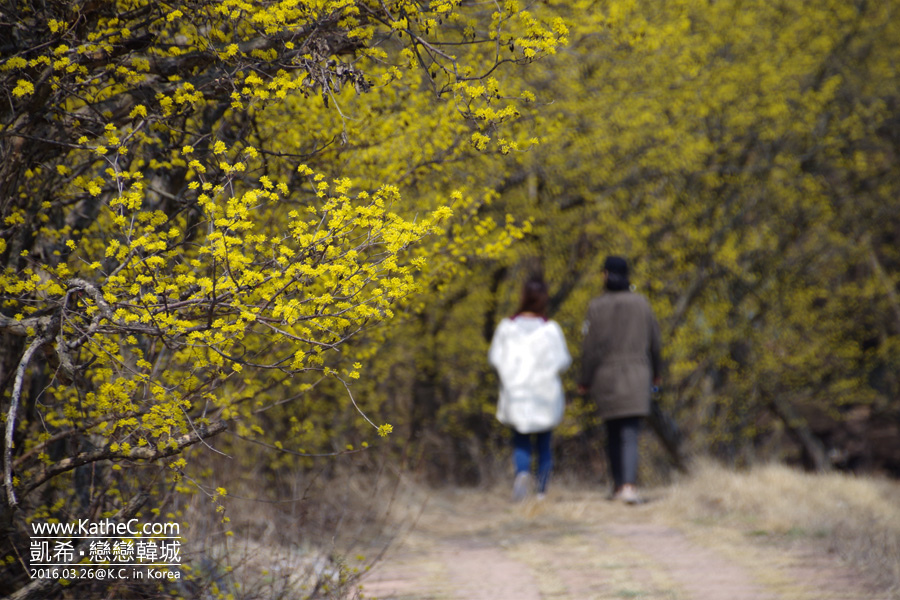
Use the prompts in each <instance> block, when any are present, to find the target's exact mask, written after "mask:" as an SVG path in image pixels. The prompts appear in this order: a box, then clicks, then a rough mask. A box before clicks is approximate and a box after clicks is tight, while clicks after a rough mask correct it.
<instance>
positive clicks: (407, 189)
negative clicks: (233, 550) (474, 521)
mask: <svg viewBox="0 0 900 600" xmlns="http://www.w3.org/2000/svg"><path fill="white" fill-rule="evenodd" d="M898 9H900V2H897V1H896V0H889V1H886V2H878V3H876V2H867V1H864V0H859V1H856V2H845V1H839V0H824V1H823V2H819V3H815V5H801V4H797V3H789V2H768V1H762V0H759V1H756V0H748V1H738V0H717V1H690V0H676V1H672V2H666V3H657V2H649V1H647V2H645V1H641V0H606V1H598V2H557V1H555V0H548V1H546V2H538V3H532V4H527V5H526V4H525V3H521V2H516V1H514V0H509V1H507V2H504V3H477V2H461V1H459V0H439V1H437V2H432V3H418V2H411V1H407V0H401V1H397V2H389V3H384V2H368V1H365V0H361V1H356V2H353V1H350V0H316V1H313V0H285V1H282V2H274V1H273V2H247V1H241V0H224V1H221V2H207V1H206V0H195V1H190V2H188V1H181V0H177V1H173V2H169V3H149V2H145V1H143V0H118V1H112V0H110V1H100V2H98V1H88V0H84V1H78V2H54V1H44V2H30V3H17V2H13V1H11V0H4V1H3V2H0V12H2V19H0V89H2V91H3V94H2V103H0V213H2V214H0V218H2V220H0V231H2V237H0V258H2V261H3V272H2V274H0V287H2V290H0V294H2V298H0V335H2V336H3V343H2V349H0V386H2V404H0V409H2V410H0V414H2V416H0V418H2V423H3V429H4V441H3V499H2V503H0V528H2V530H3V532H4V534H3V536H2V539H3V540H4V542H3V544H4V546H3V548H2V558H3V561H4V571H3V575H2V578H0V591H2V592H7V593H11V592H14V591H16V590H18V592H17V593H19V594H20V595H21V596H20V597H28V596H29V594H32V595H35V596H34V597H37V596H39V595H40V594H46V590H47V586H51V585H58V584H57V583H56V582H47V581H43V582H34V581H31V580H29V578H28V577H27V572H26V569H25V568H24V564H25V562H27V561H24V562H23V559H22V556H23V555H24V554H26V553H27V547H28V525H29V523H31V522H32V521H35V520H52V519H59V520H61V521H65V522H67V521H73V520H77V519H78V518H100V517H108V516H113V515H115V516H116V518H126V517H132V516H134V515H140V516H142V517H143V518H147V519H159V520H166V519H169V520H171V519H178V518H180V516H182V513H180V512H178V511H179V510H180V508H181V507H183V506H184V503H185V502H186V500H185V498H190V497H197V496H200V497H203V498H205V499H207V500H208V504H209V506H210V510H211V511H218V512H219V513H220V516H221V521H222V523H221V525H222V528H223V532H224V533H227V529H228V519H229V516H228V515H227V510H226V507H227V502H228V490H227V489H226V488H225V487H224V486H223V485H222V484H221V481H222V471H221V470H216V469H212V470H211V469H209V467H210V464H211V462H210V461H211V460H212V459H213V458H214V459H215V460H216V461H227V462H226V463H224V464H227V465H228V472H229V475H230V477H231V478H232V479H230V482H234V481H235V479H234V478H237V479H238V480H239V479H240V478H239V477H238V476H237V475H236V474H239V473H241V472H246V473H248V474H250V473H252V476H253V478H254V480H253V482H245V484H246V485H249V486H250V487H256V488H257V489H258V490H262V492H263V493H265V494H271V495H272V497H274V498H277V497H279V494H280V493H281V492H282V491H283V490H284V487H285V486H284V479H285V477H286V475H285V474H286V473H298V472H299V473H302V472H311V471H317V472H318V471H321V462H322V457H325V460H326V461H327V460H331V459H329V458H328V457H333V456H335V455H352V456H360V457H361V458H364V457H365V455H366V454H367V453H371V452H372V449H373V447H374V446H376V445H380V446H382V449H381V450H379V452H378V457H379V461H382V460H397V461H399V462H401V463H402V464H403V465H404V468H408V469H413V470H414V471H415V472H417V473H418V474H420V475H421V476H423V477H424V478H425V479H427V480H430V481H432V482H438V481H440V482H451V483H463V484H478V483H484V482H485V481H487V480H489V479H490V478H491V477H492V475H493V474H494V473H495V472H496V471H495V467H496V459H495V456H497V455H498V454H499V455H501V456H502V452H499V453H498V449H500V448H502V446H503V444H505V435H506V432H504V431H503V430H502V429H501V428H500V427H499V426H498V425H497V423H495V422H494V419H493V416H492V415H493V410H494V406H495V398H496V387H497V381H496V377H495V375H494V374H493V373H492V372H491V371H490V369H489V368H488V365H487V364H486V359H485V357H486V353H487V346H488V343H489V341H490V337H491V334H492V331H493V328H494V326H495V325H496V323H497V321H498V320H499V319H500V318H501V317H503V316H505V315H507V314H509V313H510V312H511V311H513V310H514V308H515V305H516V302H517V299H518V298H517V296H518V290H519V288H520V286H521V283H522V282H523V280H524V279H525V277H527V276H528V275H529V274H532V273H534V272H540V273H543V275H544V276H545V278H546V279H547V281H548V282H549V284H550V288H551V292H552V299H551V316H552V317H553V318H554V319H556V320H557V321H558V322H559V323H560V324H561V325H562V327H563V330H564V331H565V332H566V334H567V337H568V342H569V344H570V350H571V351H572V353H573V355H574V356H576V359H577V356H578V347H579V342H580V329H581V321H582V318H583V313H584V310H585V308H586V306H587V303H588V300H589V299H590V297H592V296H593V295H595V294H597V293H599V292H600V290H601V285H602V284H601V282H602V277H601V270H602V260H603V257H604V256H605V255H607V254H609V253H615V254H621V255H623V256H626V257H628V258H629V259H630V261H631V263H632V267H633V276H632V279H633V281H634V283H635V284H636V286H637V288H636V289H637V290H638V291H639V292H641V293H643V294H645V295H646V296H647V297H648V298H649V299H650V301H651V303H652V305H653V307H654V309H655V311H656V313H657V315H658V317H659V320H660V323H661V326H662V332H663V339H664V356H665V360H666V363H667V372H666V374H665V377H664V381H665V383H664V393H663V395H662V396H661V398H660V401H661V402H662V404H663V405H664V406H665V407H666V408H667V409H668V410H669V411H670V412H671V413H672V414H673V415H674V416H675V418H676V420H677V421H678V423H679V425H680V427H681V429H682V431H683V433H684V439H685V440H686V442H685V443H686V447H685V451H686V452H687V453H688V454H694V455H705V454H709V455H713V456H715V457H718V458H720V459H722V460H724V461H726V462H727V463H728V464H731V465H746V464H752V463H754V462H757V461H761V460H766V459H776V460H783V461H788V462H795V463H803V464H804V465H806V466H807V467H810V468H813V469H816V470H828V469H831V468H835V467H838V468H845V469H851V470H856V471H861V472H872V471H879V472H886V473H889V474H892V475H893V476H897V475H898V474H900V446H898V443H897V440H898V439H900V404H898V402H897V399H898V394H900V379H898V373H900V298H898V285H900V268H898V267H900V239H898V238H900V219H898V216H900V215H898V200H897V197H898V192H900V179H898V176H900V172H898V168H897V164H898V160H897V159H898V156H897V154H898V149H900V85H898V83H900V82H898V77H900V75H898V69H896V65H897V63H898V60H900V44H898V43H897V41H898V40H900V18H898V16H900V15H898ZM575 368H576V369H577V362H576V366H575ZM567 388H568V390H569V392H570V396H571V400H572V401H571V403H570V406H569V410H568V412H567V418H566V421H565V423H564V424H563V426H562V427H561V428H560V435H559V436H558V438H559V439H558V449H559V456H560V460H559V462H560V466H561V468H562V469H564V470H565V469H577V468H579V465H584V464H586V463H589V462H591V461H594V460H595V458H596V453H597V439H596V438H597V435H598V425H599V424H598V422H597V421H596V419H595V417H594V416H593V414H592V411H591V408H590V406H587V405H585V404H584V403H582V401H581V400H579V399H578V398H576V397H575V394H574V388H575V386H574V378H569V379H568V380H567ZM223 455H225V456H227V457H228V458H227V459H226V458H225V456H223ZM362 462H363V463H365V460H362ZM219 464H221V463H219ZM366 464H367V465H368V464H370V463H366ZM367 468H368V467H367ZM224 533H223V535H224Z"/></svg>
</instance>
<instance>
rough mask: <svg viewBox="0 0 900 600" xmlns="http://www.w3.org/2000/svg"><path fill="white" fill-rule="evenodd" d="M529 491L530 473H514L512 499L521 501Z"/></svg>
mask: <svg viewBox="0 0 900 600" xmlns="http://www.w3.org/2000/svg"><path fill="white" fill-rule="evenodd" d="M530 493H531V474H530V473H526V472H524V471H522V472H521V473H517V474H516V479H515V481H514V482H513V500H514V501H515V502H521V501H522V500H524V499H525V498H527V497H528V494H530Z"/></svg>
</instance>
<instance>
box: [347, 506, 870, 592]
mask: <svg viewBox="0 0 900 600" xmlns="http://www.w3.org/2000/svg"><path fill="white" fill-rule="evenodd" d="M664 503H665V497H664V496H663V495H660V496H658V497H657V498H655V499H654V498H652V497H651V501H650V502H648V503H646V504H644V505H641V506H637V507H631V506H625V505H622V504H619V503H612V502H609V501H607V500H606V499H605V498H604V496H603V494H602V493H601V492H599V491H597V492H586V491H583V492H575V491H565V490H563V491H559V490H555V491H554V493H552V494H550V495H549V497H548V498H547V499H545V500H543V501H541V502H538V501H534V500H530V501H527V502H525V503H523V504H518V505H514V504H511V503H510V502H508V500H507V498H506V497H505V494H502V493H488V492H483V491H449V492H439V493H435V494H434V495H432V496H431V497H430V498H429V500H428V502H427V504H425V508H424V510H423V512H422V514H421V516H420V517H419V519H418V521H417V522H416V525H415V527H414V528H412V529H411V530H410V531H408V532H407V533H405V534H404V535H402V536H401V537H400V538H399V539H398V540H397V541H396V542H395V543H394V544H393V545H392V546H391V548H390V550H389V551H388V553H387V554H386V556H385V557H384V558H383V560H381V561H380V562H378V563H377V564H376V565H375V567H373V569H372V570H371V571H370V572H369V573H368V574H367V576H366V578H365V579H364V580H363V593H364V597H365V598H378V599H380V600H539V599H553V600H607V599H610V600H612V599H622V598H652V599H664V600H863V599H866V600H868V599H876V598H878V600H881V599H880V598H879V597H878V596H875V595H872V594H871V593H867V592H866V591H865V587H864V585H863V583H862V582H861V581H860V580H859V577H857V576H856V575H855V574H854V573H852V572H851V571H849V570H848V569H847V568H846V567H844V566H842V565H841V563H840V561H839V559H838V558H837V557H834V556H829V555H827V554H826V553H824V552H821V551H818V550H815V549H814V548H812V546H809V545H798V544H791V545H789V544H779V545H773V544H769V545H765V544H764V543H763V542H762V541H760V540H757V539H754V538H753V536H752V535H749V534H748V533H746V532H744V533H742V532H735V531H720V530H718V529H717V528H716V527H715V524H697V523H693V524H691V523H677V524H675V523H671V522H665V521H664V520H663V518H662V517H660V513H662V512H665V511H660V510H657V509H658V508H659V507H661V506H662V505H663V504H664Z"/></svg>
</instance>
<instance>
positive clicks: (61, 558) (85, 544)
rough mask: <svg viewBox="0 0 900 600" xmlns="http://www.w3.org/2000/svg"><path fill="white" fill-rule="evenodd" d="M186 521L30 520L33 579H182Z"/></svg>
mask: <svg viewBox="0 0 900 600" xmlns="http://www.w3.org/2000/svg"><path fill="white" fill-rule="evenodd" d="M181 550H182V537H181V524H180V523H174V522H141V521H139V520H138V519H130V520H128V521H122V522H118V521H114V520H112V519H100V520H90V519H79V520H78V521H72V522H68V523H63V522H59V521H56V522H33V523H31V543H30V547H29V557H30V560H29V566H28V568H29V575H30V576H31V578H32V579H64V580H67V581H73V580H77V579H92V580H97V581H100V580H113V579H170V580H175V579H181V559H182V555H181Z"/></svg>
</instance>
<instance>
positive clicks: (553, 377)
mask: <svg viewBox="0 0 900 600" xmlns="http://www.w3.org/2000/svg"><path fill="white" fill-rule="evenodd" d="M548 300H549V296H548V293H547V285H546V284H545V283H544V281H543V280H542V279H540V278H532V279H530V280H529V281H528V282H526V283H525V286H524V288H523V290H522V301H521V303H520V304H519V310H518V311H516V314H515V315H513V316H512V317H510V318H507V319H503V320H502V321H500V324H499V325H498V326H497V330H496V331H495V332H494V338H493V340H491V348H490V351H489V353H488V358H489V360H490V362H491V365H492V366H493V367H494V368H495V369H496V370H497V374H498V375H499V377H500V398H499V401H498V403H497V419H498V420H499V421H500V422H501V423H503V424H504V425H507V426H509V427H511V428H512V430H513V459H514V462H515V466H516V478H515V483H514V484H513V498H514V499H515V500H517V501H518V500H523V499H524V498H525V497H526V496H527V495H528V493H529V490H530V488H531V469H532V467H531V464H532V460H533V457H534V454H535V450H536V453H537V493H538V497H539V498H541V497H543V495H544V493H545V492H546V490H547V482H548V480H549V479H550V470H551V468H552V466H553V456H552V453H551V451H550V437H551V433H552V430H553V428H554V427H556V426H557V425H559V423H560V422H561V421H562V418H563V411H564V409H565V395H564V393H563V385H562V381H561V380H560V374H561V373H562V372H563V371H565V370H566V369H567V368H568V367H569V365H570V364H571V362H572V358H571V356H570V355H569V350H568V348H567V346H566V339H565V336H564V335H563V332H562V329H561V328H560V326H559V324H557V323H556V321H552V320H550V319H548V318H547V316H546V311H547V302H548Z"/></svg>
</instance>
